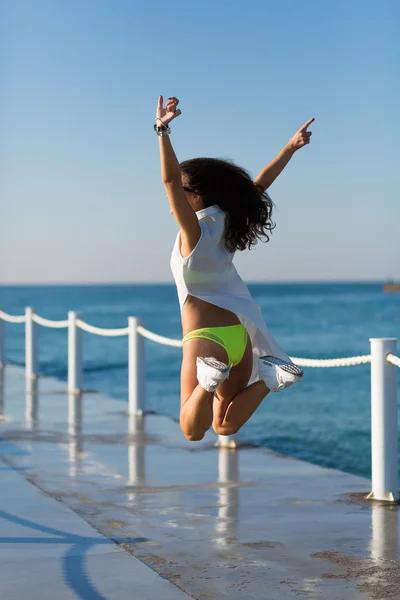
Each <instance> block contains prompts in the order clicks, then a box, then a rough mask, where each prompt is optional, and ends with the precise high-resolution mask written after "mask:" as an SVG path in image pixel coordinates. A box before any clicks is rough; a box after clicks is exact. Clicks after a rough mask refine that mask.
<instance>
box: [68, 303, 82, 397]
mask: <svg viewBox="0 0 400 600" xmlns="http://www.w3.org/2000/svg"><path fill="white" fill-rule="evenodd" d="M78 318H79V314H78V313H76V312H74V311H72V310H70V311H69V312H68V393H69V394H79V393H80V392H81V391H82V332H81V330H80V329H79V327H78V326H77V324H76V321H77V319H78Z"/></svg>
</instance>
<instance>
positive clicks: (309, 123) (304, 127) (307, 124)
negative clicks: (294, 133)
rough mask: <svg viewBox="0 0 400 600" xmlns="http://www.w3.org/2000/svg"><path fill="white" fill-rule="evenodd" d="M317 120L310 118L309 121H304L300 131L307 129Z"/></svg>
mask: <svg viewBox="0 0 400 600" xmlns="http://www.w3.org/2000/svg"><path fill="white" fill-rule="evenodd" d="M314 121H315V119H314V118H312V119H309V120H308V121H307V123H304V125H303V127H301V129H300V131H305V130H306V129H307V127H309V126H310V125H311V123H313V122H314Z"/></svg>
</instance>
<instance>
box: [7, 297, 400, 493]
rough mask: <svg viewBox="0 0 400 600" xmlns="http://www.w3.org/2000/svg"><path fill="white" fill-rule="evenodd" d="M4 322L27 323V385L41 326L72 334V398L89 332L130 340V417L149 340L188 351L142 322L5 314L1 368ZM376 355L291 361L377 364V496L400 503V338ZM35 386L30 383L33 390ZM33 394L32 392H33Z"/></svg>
mask: <svg viewBox="0 0 400 600" xmlns="http://www.w3.org/2000/svg"><path fill="white" fill-rule="evenodd" d="M3 322H8V323H24V324H25V374H26V379H27V382H31V381H32V380H34V379H36V378H37V374H38V360H37V357H38V352H37V349H38V343H37V342H38V337H37V325H40V326H42V327H50V328H53V329H65V328H67V329H68V394H69V395H70V396H74V395H79V394H81V393H82V390H83V362H82V341H83V340H82V335H81V331H86V332H87V333H91V334H94V335H100V336H106V337H123V336H128V407H129V408H128V412H129V414H130V415H135V414H136V415H138V414H143V412H144V411H145V360H144V349H145V346H144V339H145V338H146V339H148V340H150V341H152V342H155V343H157V344H162V345H165V346H172V347H175V348H180V347H182V341H181V340H178V339H172V338H168V337H165V336H162V335H159V334H157V333H154V332H152V331H149V330H148V329H145V327H143V324H142V321H141V319H138V318H135V317H128V327H123V328H120V329H103V328H100V327H95V326H94V325H89V323H86V322H85V321H83V320H82V319H80V318H79V315H78V314H77V313H76V312H73V311H70V312H69V313H68V319H66V320H62V321H53V320H50V319H45V318H44V317H41V316H40V315H37V314H36V313H35V312H34V310H33V309H32V308H30V307H27V308H26V310H25V315H10V314H8V313H6V312H4V311H2V310H0V367H3V366H4V364H5V361H4V335H3V329H4V328H3ZM370 343H371V354H366V355H362V356H350V357H345V358H330V359H325V358H324V359H312V358H296V357H292V358H291V360H292V361H293V362H294V363H295V364H297V365H299V366H301V367H307V368H308V367H310V368H315V367H318V368H331V367H335V368H337V367H352V366H356V365H361V364H367V363H371V417H372V418H371V438H372V442H371V446H372V492H371V494H370V497H371V498H374V499H376V500H388V501H397V500H398V497H399V495H398V475H397V379H396V369H395V368H394V367H398V368H400V358H399V357H398V356H397V355H396V352H397V339H395V338H382V339H377V338H373V339H371V340H370ZM29 385H30V383H27V390H29ZM28 393H29V391H28ZM219 442H220V445H224V446H231V447H232V445H235V442H234V439H233V437H232V436H225V437H224V436H219Z"/></svg>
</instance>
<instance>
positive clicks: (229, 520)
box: [0, 367, 400, 600]
mask: <svg viewBox="0 0 400 600" xmlns="http://www.w3.org/2000/svg"><path fill="white" fill-rule="evenodd" d="M5 379H6V380H5V382H4V384H3V396H2V397H0V413H3V414H4V415H5V417H6V419H5V420H4V421H3V422H2V423H1V424H0V435H1V436H2V441H0V457H2V459H3V461H4V462H5V464H6V465H8V466H9V467H12V468H13V469H15V470H18V471H19V472H18V473H16V472H15V471H11V470H10V469H9V468H7V467H4V469H5V470H4V469H3V470H4V479H2V482H5V483H4V485H2V496H1V497H2V500H1V509H2V511H3V514H4V513H8V514H11V515H12V517H7V515H6V520H5V521H4V522H5V523H7V527H9V528H10V529H6V530H5V533H3V529H0V531H1V533H0V552H3V553H5V554H0V558H3V556H6V558H4V559H3V560H2V561H1V565H2V566H1V570H0V592H1V593H0V597H1V599H2V600H3V598H4V599H5V600H9V599H12V600H14V599H17V598H18V599H19V598H21V599H22V598H25V596H26V594H27V593H28V591H29V592H32V590H35V593H36V595H37V597H38V598H41V599H45V598H50V597H51V598H52V599H53V598H54V597H55V596H54V589H55V586H53V584H50V583H49V575H48V574H49V569H50V568H51V571H53V572H54V574H55V579H54V581H58V583H57V584H55V585H57V588H56V589H57V598H62V599H63V598H64V597H65V598H84V599H85V600H92V599H93V600H98V599H100V598H107V600H108V599H110V600H111V599H114V598H122V597H123V598H130V597H132V598H135V600H145V599H147V598H150V596H151V598H162V599H163V600H169V598H175V597H176V598H182V597H183V598H185V597H187V595H186V594H189V595H190V596H192V597H194V598H198V599H199V600H203V599H204V600H206V599H207V600H213V599H215V600H217V599H225V598H226V599H227V598H229V600H236V599H239V598H241V599H245V600H253V599H254V600H256V599H257V600H261V599H263V600H289V599H295V598H296V599H298V598H306V599H313V600H314V599H315V600H316V599H318V600H350V599H352V600H367V599H374V600H390V599H392V598H393V599H394V598H399V597H400V570H399V567H400V563H399V542H398V540H399V523H398V511H397V506H394V507H391V506H385V505H383V504H372V503H367V502H365V501H364V500H363V497H364V495H365V494H366V493H367V492H368V491H369V486H370V483H369V481H368V480H365V479H362V478H359V477H354V476H351V475H348V474H344V473H341V472H339V471H335V470H330V469H322V468H320V467H317V466H314V465H311V464H308V463H306V462H303V461H297V460H294V459H291V458H288V457H283V456H278V455H276V454H274V453H272V452H269V451H266V450H262V449H250V448H243V449H240V450H238V451H231V450H226V449H221V450H217V449H215V448H214V447H213V442H214V440H215V438H214V437H213V436H212V435H211V434H210V435H208V436H207V437H206V438H205V440H203V441H202V442H201V443H199V444H189V443H188V442H186V441H185V440H184V439H183V437H182V435H181V434H180V432H179V427H178V426H177V424H175V423H174V422H172V421H171V420H169V419H167V418H163V417H157V416H151V415H149V416H146V417H145V418H144V419H135V418H128V417H127V416H126V414H125V412H124V411H125V410H126V404H125V403H123V402H119V401H116V400H111V399H109V398H107V397H106V396H103V395H102V394H86V395H85V396H84V397H83V399H82V398H81V399H79V398H72V397H71V398H68V397H67V396H66V395H65V393H64V390H65V384H63V383H60V382H58V381H56V380H51V379H45V380H40V382H39V386H40V391H39V393H38V390H37V389H35V388H34V387H33V388H32V389H31V391H30V393H28V394H25V391H24V386H25V381H24V379H23V376H22V373H21V371H19V370H18V369H15V368H12V367H7V368H6V377H5ZM0 387H1V386H0ZM1 398H2V399H1ZM68 421H69V424H67V422H68ZM2 475H3V472H2ZM6 478H9V479H6ZM28 480H29V482H32V483H28ZM14 481H18V482H19V483H14ZM22 486H27V487H28V488H29V489H30V495H29V494H28V492H25V491H22ZM3 489H5V490H6V493H5V494H3ZM39 489H40V490H43V492H45V493H43V492H41V491H39ZM14 490H15V492H14ZM18 490H19V491H18ZM24 490H25V488H24ZM21 498H23V500H21ZM29 498H31V499H29ZM50 505H51V508H50ZM30 507H32V510H31V508H30ZM33 507H36V508H35V510H33ZM40 507H41V508H40ZM67 507H68V508H67ZM70 509H72V511H74V512H72V511H71V510H70ZM66 515H68V518H67V516H66ZM21 518H22V519H25V520H26V521H24V522H22V524H21V522H20V521H19V519H21ZM69 519H71V520H69ZM83 519H84V520H83ZM31 522H32V523H33V525H32V523H31ZM2 526H3V522H2V521H1V522H0V527H1V528H2ZM37 526H39V529H37ZM93 528H94V529H93ZM99 532H100V533H99ZM104 536H106V538H105V537H104ZM16 537H23V538H32V537H33V538H34V539H36V538H40V539H43V538H46V540H47V539H48V538H50V539H57V542H54V541H52V542H50V541H46V542H45V543H43V542H42V543H39V542H37V541H34V542H31V541H29V540H28V539H25V540H23V543H22V544H21V543H17V542H16V540H15V538H16ZM111 539H112V540H115V542H116V543H114V542H111V541H110V540H111ZM4 547H5V549H4ZM49 550H50V551H49ZM74 553H75V554H74ZM83 556H84V557H85V558H84V560H83V558H82V557H83ZM106 557H107V558H106ZM135 557H136V558H135ZM137 559H140V561H141V562H139V561H138V560H137ZM6 560H7V561H8V564H10V563H12V561H16V562H15V565H17V566H18V569H15V572H14V573H13V570H12V569H9V568H7V567H5V566H4V565H5V564H6V563H5V561H6ZM18 560H19V561H20V562H19V563H18V562H17V561H18ZM105 561H107V565H106V566H105V567H103V568H101V566H102V565H103V564H105ZM150 569H151V570H150ZM155 572H156V573H158V574H159V575H161V576H162V578H163V579H161V578H160V577H158V576H157V575H156V573H155ZM21 573H24V574H26V576H25V575H24V577H21ZM57 574H58V575H57ZM74 574H75V575H74ZM24 579H25V583H24V582H23V580H24ZM5 582H6V585H7V586H8V588H7V593H3V592H4V590H3V589H2V586H4V583H5ZM13 582H14V583H13ZM74 582H75V583H74ZM18 585H20V586H21V587H18ZM14 586H15V587H14ZM24 586H25V587H24ZM62 586H63V588H62V589H64V590H65V596H62V595H60V594H59V593H58V591H59V589H61V587H62ZM160 586H164V588H163V589H161V587H160ZM149 590H151V593H150V595H146V594H148V592H149ZM7 594H9V595H7ZM12 594H14V595H12ZM46 594H47V596H46ZM68 594H69V595H68Z"/></svg>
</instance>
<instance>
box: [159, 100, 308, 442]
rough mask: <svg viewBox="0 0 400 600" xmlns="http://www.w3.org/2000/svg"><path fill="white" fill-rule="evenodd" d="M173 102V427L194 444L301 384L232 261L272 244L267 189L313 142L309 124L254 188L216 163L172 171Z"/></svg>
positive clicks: (167, 145)
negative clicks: (178, 326)
mask: <svg viewBox="0 0 400 600" xmlns="http://www.w3.org/2000/svg"><path fill="white" fill-rule="evenodd" d="M177 105H178V100H177V98H169V100H168V101H167V103H166V107H165V108H164V107H163V98H162V96H160V98H159V101H158V107H157V115H156V124H155V125H154V129H155V131H156V133H157V135H158V136H159V141H160V157H161V177H162V181H163V184H164V186H165V189H166V192H167V196H168V200H169V203H170V207H171V213H172V214H173V215H174V217H175V218H176V220H177V222H178V225H179V228H180V230H179V233H178V236H177V238H176V242H175V246H174V249H173V252H172V257H171V268H172V272H173V275H174V278H175V282H176V285H177V290H178V297H179V303H180V307H181V314H182V329H183V336H184V337H183V360H182V369H181V411H180V426H181V429H182V431H183V433H184V434H185V436H186V437H187V439H188V440H192V441H196V440H201V439H202V438H203V437H204V435H205V433H206V431H207V430H208V429H209V428H210V426H211V425H212V426H213V429H214V431H215V433H217V434H218V435H232V434H234V433H236V432H237V431H238V430H239V429H240V428H241V427H242V425H243V424H244V423H246V421H247V420H248V419H249V418H250V417H251V415H252V414H253V413H254V411H255V410H256V409H257V408H258V406H259V405H260V404H261V402H262V401H263V400H264V398H265V397H266V396H267V394H269V392H279V391H280V390H282V389H283V388H285V387H288V386H290V385H293V384H294V383H296V382H298V381H300V380H301V379H302V377H303V372H302V370H301V369H300V368H299V367H298V366H297V365H295V364H293V362H292V361H291V360H290V359H289V357H288V356H287V355H286V354H285V352H284V351H283V350H282V348H280V346H279V345H278V344H277V342H276V341H275V340H274V338H273V336H272V335H271V333H270V332H269V331H268V329H267V327H266V325H265V323H264V320H263V317H262V314H261V309H260V308H259V306H258V305H257V304H256V302H254V300H253V299H252V298H251V296H250V293H249V291H248V289H247V287H246V285H245V284H244V282H243V280H242V279H241V277H240V276H239V274H238V272H237V271H236V269H235V267H234V265H233V263H232V261H233V257H234V255H235V251H236V250H245V249H246V248H251V247H252V246H253V245H254V244H256V242H257V241H258V240H259V239H262V238H264V240H265V241H268V240H269V235H268V234H269V233H270V232H271V231H272V229H273V228H274V227H275V225H274V223H273V222H272V221H271V215H272V206H273V205H272V201H271V199H270V198H269V196H268V194H267V193H266V190H267V189H268V188H269V186H270V185H271V184H272V182H273V181H274V180H275V179H276V178H277V177H278V175H279V174H280V173H281V171H282V170H283V169H284V167H285V166H286V165H287V163H288V162H289V160H290V159H291V157H292V156H293V154H294V152H295V151H296V150H298V149H299V148H301V147H303V146H304V145H306V144H309V143H310V137H311V132H309V131H307V128H308V126H309V125H310V124H311V123H312V121H313V120H314V119H310V120H309V121H308V122H307V123H306V124H305V125H304V126H303V127H302V128H301V129H300V130H299V131H298V132H297V133H296V134H295V135H294V136H293V137H292V139H291V140H290V142H289V143H288V144H287V145H286V146H285V147H284V148H283V150H282V151H281V152H280V153H279V154H278V156H277V157H276V158H275V159H274V160H273V161H272V162H271V163H270V164H269V165H267V166H266V167H265V168H264V169H263V170H262V171H261V173H260V174H259V175H258V177H257V178H256V180H255V181H252V179H251V178H250V176H249V175H248V173H247V172H246V171H244V170H243V169H241V168H240V167H238V166H236V165H234V164H232V163H231V162H227V161H223V160H218V159H215V158H194V159H192V160H187V161H184V162H182V163H180V164H179V163H178V161H177V158H176V156H175V153H174V150H173V148H172V145H171V141H170V138H169V134H170V129H169V123H170V122H171V121H172V120H173V119H175V118H176V117H177V116H178V115H180V114H181V111H180V110H178V109H177Z"/></svg>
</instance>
